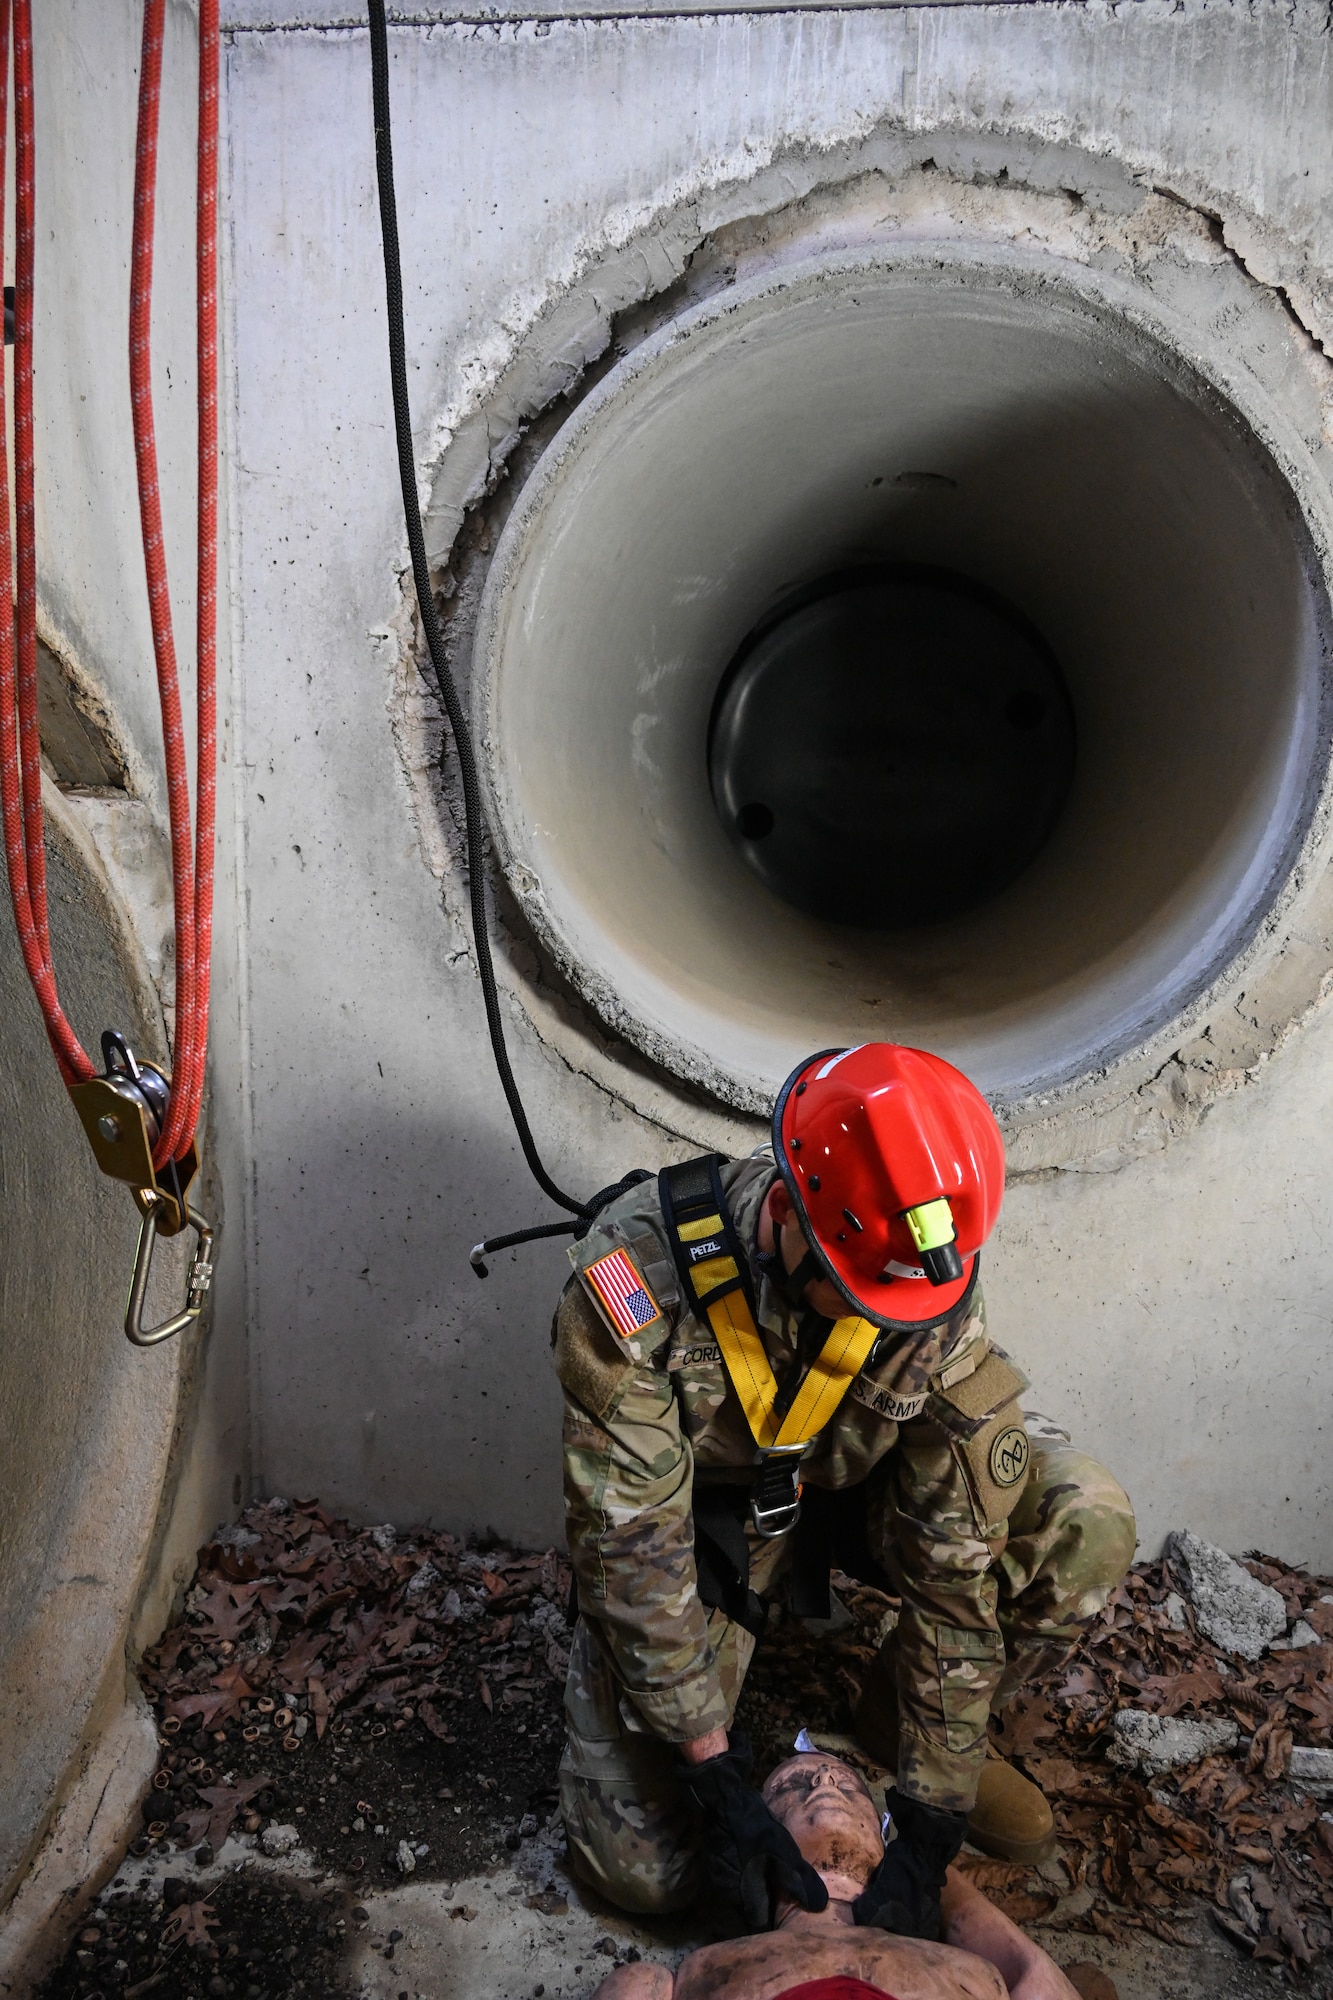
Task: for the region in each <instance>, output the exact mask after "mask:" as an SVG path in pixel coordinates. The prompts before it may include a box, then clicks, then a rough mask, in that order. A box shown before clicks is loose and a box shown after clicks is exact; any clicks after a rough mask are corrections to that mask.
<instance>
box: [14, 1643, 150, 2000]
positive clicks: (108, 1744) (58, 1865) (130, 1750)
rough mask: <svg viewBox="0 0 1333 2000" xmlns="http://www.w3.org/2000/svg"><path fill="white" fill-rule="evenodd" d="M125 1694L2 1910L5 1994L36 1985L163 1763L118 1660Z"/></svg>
mask: <svg viewBox="0 0 1333 2000" xmlns="http://www.w3.org/2000/svg"><path fill="white" fill-rule="evenodd" d="M115 1679H116V1681H117V1682H118V1683H119V1692H118V1700H117V1701H116V1702H115V1703H114V1704H105V1705H107V1706H110V1713H109V1715H108V1716H107V1717H106V1719H105V1720H104V1721H103V1723H102V1726H101V1728H100V1730H99V1731H97V1732H96V1733H95V1734H93V1735H92V1736H91V1737H90V1739H89V1740H88V1741H87V1742H86V1743H85V1746H84V1749H83V1752H82V1754H81V1758H80V1764H79V1768H78V1770H77V1772H76V1774H75V1775H74V1776H73V1778H72V1780H71V1781H70V1782H69V1783H68V1785H67V1788H66V1790H65V1793H64V1796H63V1798H62V1799H61V1801H60V1803H59V1804H58V1806H57V1807H56V1810H55V1812H54V1814H53V1816H52V1818H51V1821H50V1824H49V1825H48V1827H47V1830H46V1834H45V1837H44V1839H43V1840H42V1842H41V1844H40V1846H39V1847H38V1849H37V1851H36V1854H35V1855H34V1857H33V1859H32V1861H31V1863H30V1864H29V1866H28V1868H27V1870H26V1872H25V1874H24V1876H23V1880H22V1882H21V1884H20V1886H19V1889H18V1891H17V1893H16V1894H15V1896H14V1898H13V1900H12V1902H11V1903H10V1904H9V1907H8V1908H7V1910H6V1911H5V1913H4V1916H3V1918H0V1994H13V1995H15V1996H16V2000H17V1996H20V1995H23V1994H26V1993H30V1992H31V1991H32V1989H33V1987H34V1986H35V1984H36V1983H37V1981H38V1980H39V1979H40V1978H41V1977H42V1975H43V1974H44V1973H45V1972H46V1971H47V1970H48V1969H49V1967H50V1966H51V1965H52V1964H54V1962H55V1961H56V1959H57V1958H59V1956H60V1954H61V1953H62V1951H63V1950H64V1948H65V1946H66V1944H67V1943H68V1941H69V1936H70V1932H71V1931H72V1930H73V1927H74V1925H75V1924H76V1923H77V1922H78V1921H79V1919H80V1917H81V1916H82V1914H83V1912H84V1911H85V1910H86V1909H87V1907H88V1905H89V1904H90V1903H91V1901H92V1899H93V1897H94V1896H95V1895H96V1894H97V1891H98V1890H99V1889H100V1888H101V1886H102V1884H103V1883H104V1882H105V1881H106V1880H107V1878H108V1876H109V1875H111V1874H112V1873H113V1871H114V1870H115V1869H116V1867H117V1866H118V1865H119V1863H120V1860H121V1858H122V1856H123V1855H124V1853H125V1849H126V1847H127V1846H128V1845H129V1842H130V1839H131V1838H132V1836H133V1834H134V1830H135V1827H136V1825H137V1822H138V1818H139V1802H140V1800H141V1799H142V1797H143V1795H144V1791H145V1789H146V1788H147V1786H148V1783H149V1781H150V1779H151V1778H152V1775H153V1770H154V1767H155V1766H156V1763H157V1747H158V1746H157V1730H156V1727H155V1726H154V1723H153V1718H152V1716H151V1715H150V1713H149V1711H148V1705H147V1703H146V1702H145V1700H144V1698H143V1696H142V1694H141V1693H140V1691H139V1688H138V1685H137V1684H136V1683H135V1682H134V1681H132V1680H131V1681H129V1682H128V1685H126V1676H125V1672H124V1666H123V1663H121V1662H119V1661H118V1662H116V1663H115Z"/></svg>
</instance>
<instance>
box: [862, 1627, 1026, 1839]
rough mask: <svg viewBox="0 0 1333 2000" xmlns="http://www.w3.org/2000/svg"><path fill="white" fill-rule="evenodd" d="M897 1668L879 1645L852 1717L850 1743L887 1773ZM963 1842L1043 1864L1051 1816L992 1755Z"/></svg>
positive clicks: (893, 1746) (891, 1766)
mask: <svg viewBox="0 0 1333 2000" xmlns="http://www.w3.org/2000/svg"><path fill="white" fill-rule="evenodd" d="M897 1680H898V1676H897V1663H896V1659H895V1656H894V1648H893V1644H892V1641H889V1643H888V1644H886V1645H884V1646H882V1647H881V1648H880V1650H879V1654H878V1656H877V1657H876V1659H875V1662H874V1665H873V1666H872V1667H871V1669H870V1672H869V1673H868V1674H867V1675H866V1678H865V1685H864V1686H863V1688H862V1690H861V1698H860V1700H859V1701H858V1702H857V1704H856V1709H855V1712H854V1714H853V1716H852V1727H853V1729H854V1730H855V1732H856V1740H857V1742H858V1743H859V1744H860V1745H861V1748H862V1749H863V1750H864V1751H865V1752H866V1754H867V1756H870V1757H873V1758H874V1760H875V1762H876V1763H877V1764H882V1765H884V1767H885V1768H886V1769H887V1770H890V1771H896V1770H897V1768H898V1685H897ZM967 1837H968V1839H969V1841H970V1842H971V1843H972V1845H973V1847H979V1848H980V1849H981V1851H982V1853H983V1854H993V1855H994V1856H995V1857H996V1859H997V1860H999V1861H1026V1862H1030V1863H1036V1862H1038V1861H1044V1860H1045V1859H1046V1858H1047V1856H1048V1855H1050V1854H1053V1853H1054V1851H1055V1817H1054V1815H1053V1813H1052V1812H1051V1809H1050V1807H1049V1806H1048V1805H1047V1803H1046V1800H1045V1799H1044V1798H1043V1796H1042V1794H1041V1792H1040V1791H1039V1790H1038V1789H1037V1787H1036V1786H1035V1785H1034V1784H1033V1783H1032V1782H1031V1780H1030V1779H1028V1778H1025V1777H1023V1775H1022V1773H1021V1772H1019V1771H1016V1770H1015V1769H1014V1767H1013V1765H1012V1764H1006V1763H1005V1761H1004V1759H1003V1757H998V1756H995V1755H994V1754H992V1755H991V1756H989V1757H987V1759H986V1762H985V1764H984V1765H983V1766H982V1770H981V1783H980V1785H979V1786H978V1788H977V1802H976V1804H975V1805H974V1806H973V1808H972V1810H971V1812H970V1813H969V1814H968V1819H967Z"/></svg>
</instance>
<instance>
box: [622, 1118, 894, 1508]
mask: <svg viewBox="0 0 1333 2000" xmlns="http://www.w3.org/2000/svg"><path fill="white" fill-rule="evenodd" d="M657 1185H658V1194H659V1198H660V1200H661V1204H662V1215H663V1218H664V1220H665V1222H666V1226H667V1234H668V1235H669V1237H670V1239H671V1247H672V1250H673V1252H674V1255H675V1259H676V1267H677V1269H678V1270H679V1272H680V1280H681V1284H682V1286H683V1287H684V1292H685V1298H686V1300H687V1301H688V1302H689V1303H691V1304H692V1306H693V1307H694V1309H695V1310H696V1311H697V1312H698V1313H699V1314H700V1315H701V1316H702V1317H703V1318H705V1319H706V1320H707V1321H708V1324H709V1325H710V1326H711V1328H712V1329H713V1333H714V1336H715V1337H716V1340H717V1344H718V1347H719V1348H720V1349H721V1352H722V1360H723V1364H724V1366H725V1368H726V1371H727V1375H728V1377H729V1379H730V1382H731V1386H732V1388H733V1389H734V1390H735V1392H736V1394H737V1396H738V1398H739V1399H740V1405H741V1408H742V1410H743V1411H744V1412H745V1421H746V1423H747V1424H748V1425H749V1427H750V1431H751V1434H752V1435H753V1437H754V1441H755V1446H756V1448H757V1451H758V1457H759V1471H758V1474H757V1476H756V1478H755V1484H754V1492H753V1497H752V1498H751V1501H750V1515H751V1519H752V1520H753V1522H754V1525H755V1528H756V1530H757V1531H758V1533H759V1534H761V1535H763V1536H765V1537H766V1538H771V1537H772V1536H775V1535H782V1534H785V1533H786V1532H787V1530H788V1529H789V1528H793V1527H795V1525H796V1522H797V1520H798V1519H799V1517H800V1511H801V1498H800V1495H801V1489H800V1477H799V1474H800V1464H801V1457H802V1454H803V1453H804V1452H805V1450H806V1448H807V1446H808V1445H810V1444H812V1443H813V1442H814V1440H815V1439H816V1438H817V1437H818V1436H819V1433H820V1432H821V1431H822V1430H823V1428H824V1426H825V1425H826V1424H827V1423H828V1422H829V1421H830V1419H831V1418H832V1417H833V1415H834V1413H835V1411H836V1410H837V1408H838V1405H839V1403H841V1401H842V1399H843V1397H844V1396H845V1395H846V1393H847V1391H848V1389H850V1387H851V1385H852V1383H853V1382H854V1381H855V1379H856V1377H857V1375H858V1374H859V1373H860V1371H861V1368H862V1366H863V1364H864V1362H865V1360H866V1357H867V1356H868V1354H869V1353H870V1350H871V1348H872V1347H873V1346H874V1344H875V1342H876V1340H877V1339H878V1338H879V1333H880V1329H879V1328H878V1327H877V1326H876V1325H875V1324H874V1323H873V1322H872V1321H871V1320H868V1319H863V1318H862V1317H861V1316H860V1315H859V1314H852V1315H850V1316H849V1317H847V1318H845V1319H839V1320H835V1321H834V1323H833V1327H832V1330H831V1331H830V1333H829V1336H828V1339H827V1340H826V1341H825V1343H824V1345H823V1347H822V1349H821V1350H820V1352H819V1354H818V1355H817V1356H816V1358H815V1360H814V1361H812V1362H811V1364H810V1366H809V1368H807V1370H806V1372H805V1374H804V1376H803V1377H802V1378H801V1381H800V1383H799V1386H798V1387H797V1390H796V1393H795V1395H794V1396H793V1397H792V1398H791V1401H790V1403H789V1404H787V1406H786V1408H785V1409H783V1408H780V1407H779V1400H780V1399H779V1391H778V1385H777V1381H776V1380H775V1378H774V1375H773V1370H772V1367H771V1365H770V1363H769V1359H768V1355H767V1353H766V1352H765V1350H764V1343H763V1341H762V1339H761V1338H760V1335H759V1329H758V1327H757V1326H756V1324H755V1315H754V1303H753V1300H752V1299H751V1296H750V1284H749V1266H748V1263H747V1261H746V1257H745V1253H744V1251H743V1250H742V1249H741V1246H740V1242H739V1241H738V1239H737V1236H736V1230H735V1225H734V1224H733V1222H732V1219H731V1211H730V1209H729V1208H728V1206H727V1202H726V1198H725V1196H724V1194H723V1192H722V1177H721V1175H720V1173H719V1171H718V1155H717V1154H716V1153H709V1154H707V1155H705V1157H704V1158H703V1159H700V1160H688V1161H686V1162H685V1164H684V1165H683V1166H678V1167H666V1168H664V1169H663V1171H662V1173H661V1174H660V1175H659V1176H658V1183H657Z"/></svg>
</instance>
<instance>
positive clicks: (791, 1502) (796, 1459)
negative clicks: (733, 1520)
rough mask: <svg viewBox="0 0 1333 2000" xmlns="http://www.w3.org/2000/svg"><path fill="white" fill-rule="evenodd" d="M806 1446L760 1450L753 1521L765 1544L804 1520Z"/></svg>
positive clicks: (751, 1496) (753, 1503) (751, 1511)
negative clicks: (802, 1502)
mask: <svg viewBox="0 0 1333 2000" xmlns="http://www.w3.org/2000/svg"><path fill="white" fill-rule="evenodd" d="M804 1451H805V1447H804V1445H788V1446H785V1447H784V1448H783V1449H782V1450H780V1451H761V1452H760V1454H759V1470H758V1472H757V1473H756V1474H755V1480H754V1486H753V1487H752V1488H751V1492H750V1519H751V1521H753V1523H754V1531H755V1533H756V1534H757V1535H759V1536H761V1537H762V1538H763V1540H764V1541H766V1542H774V1541H776V1540H777V1539H778V1537H779V1535H785V1534H788V1533H789V1532H790V1531H791V1529H793V1528H794V1527H795V1526H796V1523H797V1522H798V1521H799V1520H800V1518H801V1479H800V1472H801V1458H802V1456H803V1454H804Z"/></svg>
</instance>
